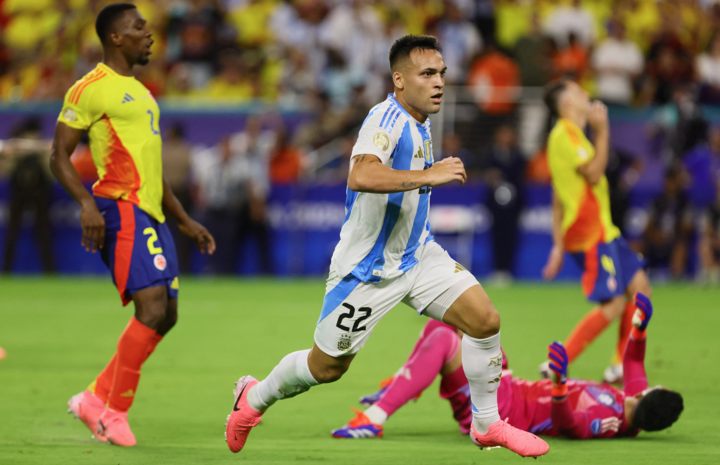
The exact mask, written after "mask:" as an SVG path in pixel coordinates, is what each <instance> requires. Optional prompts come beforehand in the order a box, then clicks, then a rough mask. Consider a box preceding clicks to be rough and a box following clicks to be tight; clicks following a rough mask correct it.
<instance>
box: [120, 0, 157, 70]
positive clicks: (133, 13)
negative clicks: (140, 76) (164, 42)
mask: <svg viewBox="0 0 720 465" xmlns="http://www.w3.org/2000/svg"><path fill="white" fill-rule="evenodd" d="M118 34H119V35H120V36H121V37H122V45H121V50H122V52H123V55H125V56H126V57H128V58H129V59H130V61H131V62H132V63H137V64H139V65H146V64H147V63H148V61H149V59H150V54H151V53H152V51H151V50H150V47H151V46H152V44H153V42H154V40H153V39H152V32H150V29H148V28H147V21H145V18H143V17H142V15H141V14H140V12H139V11H138V10H137V9H136V8H133V9H130V10H126V11H125V14H124V15H123V17H122V19H121V20H120V21H118Z"/></svg>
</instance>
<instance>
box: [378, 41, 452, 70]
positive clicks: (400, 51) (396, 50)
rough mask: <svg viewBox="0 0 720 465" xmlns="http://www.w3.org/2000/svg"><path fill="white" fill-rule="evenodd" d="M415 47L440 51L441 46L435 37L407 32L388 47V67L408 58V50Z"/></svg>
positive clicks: (410, 50)
mask: <svg viewBox="0 0 720 465" xmlns="http://www.w3.org/2000/svg"><path fill="white" fill-rule="evenodd" d="M416 48H418V49H420V50H435V51H437V52H440V53H442V47H440V42H438V40H437V37H433V36H416V35H413V34H408V35H406V36H402V37H400V38H399V39H398V40H396V41H395V43H394V44H393V45H392V47H390V54H389V58H390V69H391V70H393V69H395V65H397V64H398V63H399V62H400V61H402V60H404V59H405V58H408V57H409V56H410V52H412V51H413V50H415V49H416Z"/></svg>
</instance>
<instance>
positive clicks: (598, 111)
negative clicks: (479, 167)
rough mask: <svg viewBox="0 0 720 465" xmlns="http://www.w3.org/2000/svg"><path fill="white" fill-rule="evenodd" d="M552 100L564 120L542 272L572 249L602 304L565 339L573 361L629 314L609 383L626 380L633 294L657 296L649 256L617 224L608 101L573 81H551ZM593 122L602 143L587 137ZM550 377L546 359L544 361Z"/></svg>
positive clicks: (552, 149)
mask: <svg viewBox="0 0 720 465" xmlns="http://www.w3.org/2000/svg"><path fill="white" fill-rule="evenodd" d="M545 102H546V104H547V106H548V108H549V109H550V113H551V114H552V115H553V116H555V117H557V118H558V120H557V123H556V124H555V127H553V129H552V131H551V132H550V136H549V137H548V149H547V153H548V164H549V165H550V173H551V176H552V185H553V189H554V191H555V192H554V195H553V248H552V251H551V252H550V257H549V258H548V262H547V265H546V266H545V268H544V269H543V277H544V278H545V279H547V280H551V279H553V278H554V277H555V276H556V275H557V274H558V273H559V272H560V270H561V269H562V266H563V258H564V255H565V252H569V253H570V254H571V255H572V257H573V259H575V261H576V263H577V264H578V265H579V266H580V267H581V268H582V269H583V276H582V289H583V292H584V293H585V296H586V297H587V299H588V300H590V301H592V302H597V303H598V306H597V307H596V308H595V309H593V310H592V311H591V312H590V313H588V314H587V315H586V316H585V318H583V319H582V320H581V321H580V323H578V325H577V326H576V327H575V329H574V330H573V332H572V333H571V334H570V336H569V337H568V338H567V340H566V342H565V348H566V350H567V353H568V357H569V359H570V361H571V362H572V361H573V360H574V359H575V358H576V357H577V356H578V355H580V353H581V352H582V351H583V350H584V349H585V347H586V346H587V345H588V344H590V343H591V342H592V341H593V340H594V339H595V338H596V337H597V336H598V335H599V334H600V333H601V332H602V331H603V330H604V329H605V328H606V327H607V326H608V325H609V324H610V322H612V321H613V320H615V319H617V318H620V317H622V320H621V322H620V335H619V338H618V344H617V349H616V353H615V356H614V361H613V364H612V365H611V366H610V367H609V368H608V369H607V370H606V371H605V381H606V382H621V381H622V364H621V363H622V356H623V353H624V351H625V344H626V343H627V338H628V336H629V334H630V330H631V329H632V317H633V314H634V311H635V309H634V306H633V299H634V295H635V293H637V292H641V293H643V294H645V295H646V296H648V297H649V296H650V295H651V288H650V282H649V281H648V277H647V275H646V274H645V271H644V270H643V268H642V265H643V263H642V261H641V260H640V258H638V256H637V255H636V254H635V253H633V252H632V251H631V250H630V248H629V246H628V244H627V242H626V241H625V240H624V239H623V238H622V236H621V235H620V230H619V229H618V228H617V227H616V226H615V225H614V224H613V222H612V218H611V216H610V195H609V189H608V181H607V178H606V177H605V168H606V167H607V160H608V149H609V139H610V135H609V125H608V115H607V107H605V105H603V104H602V103H601V102H592V103H591V102H590V99H589V97H588V94H587V92H585V91H584V90H583V89H582V88H581V87H580V86H579V85H578V84H576V83H575V82H573V81H570V80H558V81H554V82H551V83H550V84H548V86H547V87H546V89H545ZM587 125H589V126H590V128H591V129H592V131H593V134H594V142H595V145H594V146H593V144H592V143H591V142H590V141H589V140H588V139H587V137H585V133H584V131H585V127H586V126H587ZM540 371H541V373H542V374H543V375H546V376H547V375H549V372H548V370H547V363H545V364H543V365H541V366H540Z"/></svg>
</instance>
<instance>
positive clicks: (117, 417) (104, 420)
mask: <svg viewBox="0 0 720 465" xmlns="http://www.w3.org/2000/svg"><path fill="white" fill-rule="evenodd" d="M97 434H99V435H103V436H105V438H107V441H108V442H109V443H110V444H115V445H116V446H123V447H132V446H134V445H135V444H137V441H136V440H135V435H134V434H133V432H132V431H131V430H130V425H129V424H128V419H127V412H115V411H114V410H110V409H109V408H108V409H105V411H104V412H103V414H102V415H101V416H100V420H99V421H98V423H97Z"/></svg>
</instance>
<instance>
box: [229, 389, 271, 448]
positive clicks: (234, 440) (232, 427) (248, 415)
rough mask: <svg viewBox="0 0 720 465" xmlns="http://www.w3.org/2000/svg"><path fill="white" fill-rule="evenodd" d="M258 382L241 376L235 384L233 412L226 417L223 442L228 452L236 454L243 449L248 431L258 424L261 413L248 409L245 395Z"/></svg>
mask: <svg viewBox="0 0 720 465" xmlns="http://www.w3.org/2000/svg"><path fill="white" fill-rule="evenodd" d="M258 382H259V381H258V380H256V379H255V378H253V377H252V376H243V377H242V378H240V380H239V381H238V382H237V383H235V389H233V394H234V395H235V403H234V404H233V411H232V412H231V413H230V415H228V417H227V423H225V441H227V444H228V447H229V448H230V451H232V452H234V453H238V452H240V451H241V450H242V448H243V447H245V442H246V441H247V438H248V435H249V434H250V430H251V429H253V428H254V427H255V426H257V425H258V423H260V420H261V419H262V414H263V412H258V411H257V410H255V409H254V408H252V407H250V404H248V401H247V394H248V391H250V388H251V387H253V386H255V385H256V384H257V383H258Z"/></svg>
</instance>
